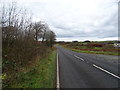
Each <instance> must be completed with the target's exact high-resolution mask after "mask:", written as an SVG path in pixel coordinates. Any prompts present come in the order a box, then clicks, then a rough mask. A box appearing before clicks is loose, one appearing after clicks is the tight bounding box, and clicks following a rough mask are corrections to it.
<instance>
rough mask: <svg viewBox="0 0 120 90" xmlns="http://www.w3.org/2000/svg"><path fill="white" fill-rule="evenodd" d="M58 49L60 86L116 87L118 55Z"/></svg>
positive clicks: (117, 80)
mask: <svg viewBox="0 0 120 90" xmlns="http://www.w3.org/2000/svg"><path fill="white" fill-rule="evenodd" d="M56 47H57V49H58V62H59V79H60V88H118V87H119V86H120V84H119V81H120V76H119V74H118V72H119V71H118V65H119V63H118V56H109V55H98V54H87V53H77V52H74V51H71V50H67V49H64V48H62V47H60V46H56Z"/></svg>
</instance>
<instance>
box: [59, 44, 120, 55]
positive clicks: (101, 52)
mask: <svg viewBox="0 0 120 90" xmlns="http://www.w3.org/2000/svg"><path fill="white" fill-rule="evenodd" d="M60 46H61V47H63V48H66V49H69V50H72V51H75V52H79V53H90V54H103V55H115V56H120V53H119V52H105V51H88V50H86V51H83V50H77V49H73V48H68V47H67V46H63V45H60Z"/></svg>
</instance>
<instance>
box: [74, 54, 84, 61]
mask: <svg viewBox="0 0 120 90" xmlns="http://www.w3.org/2000/svg"><path fill="white" fill-rule="evenodd" d="M74 56H75V57H76V58H78V59H81V60H82V61H84V59H82V58H80V57H78V56H76V55H74Z"/></svg>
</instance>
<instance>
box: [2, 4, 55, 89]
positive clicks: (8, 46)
mask: <svg viewBox="0 0 120 90" xmlns="http://www.w3.org/2000/svg"><path fill="white" fill-rule="evenodd" d="M0 8H1V10H0V19H1V25H0V27H1V29H2V72H3V73H5V74H6V75H7V79H5V80H3V87H4V85H8V84H9V83H11V82H12V80H13V81H14V79H16V78H17V77H18V76H17V75H18V73H19V72H22V71H23V70H22V68H23V67H26V65H27V66H29V65H32V64H33V63H35V62H36V60H37V58H38V57H39V58H40V57H43V56H45V55H46V54H47V53H49V52H50V50H51V49H50V48H51V47H53V44H54V42H55V37H56V35H55V33H54V32H53V31H52V30H51V29H50V28H49V26H48V25H47V24H46V23H45V22H43V21H38V22H33V21H32V16H31V15H30V14H29V13H28V12H27V10H25V9H22V8H19V7H17V4H16V3H9V5H6V6H5V5H3V6H2V7H0Z"/></svg>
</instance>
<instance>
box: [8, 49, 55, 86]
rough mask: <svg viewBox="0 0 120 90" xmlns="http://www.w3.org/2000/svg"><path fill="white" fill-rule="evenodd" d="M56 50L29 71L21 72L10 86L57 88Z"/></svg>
mask: <svg viewBox="0 0 120 90" xmlns="http://www.w3.org/2000/svg"><path fill="white" fill-rule="evenodd" d="M55 81H56V50H54V51H52V52H51V53H49V55H48V56H46V57H45V58H43V59H41V60H39V62H38V64H37V65H36V66H35V67H34V68H32V69H31V70H30V71H29V72H26V73H21V74H20V77H19V78H18V79H17V80H16V81H15V83H14V84H12V85H11V86H10V88H55Z"/></svg>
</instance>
